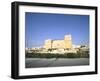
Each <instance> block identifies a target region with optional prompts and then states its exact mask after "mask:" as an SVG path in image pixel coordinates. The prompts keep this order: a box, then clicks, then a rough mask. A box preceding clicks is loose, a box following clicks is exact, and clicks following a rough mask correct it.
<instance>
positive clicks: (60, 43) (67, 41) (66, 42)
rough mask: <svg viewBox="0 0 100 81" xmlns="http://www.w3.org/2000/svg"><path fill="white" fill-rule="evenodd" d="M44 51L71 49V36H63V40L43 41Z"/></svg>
mask: <svg viewBox="0 0 100 81" xmlns="http://www.w3.org/2000/svg"><path fill="white" fill-rule="evenodd" d="M43 48H45V49H53V48H55V49H58V48H59V49H72V37H71V35H65V37H64V39H63V40H51V39H48V40H45V44H44V46H43Z"/></svg>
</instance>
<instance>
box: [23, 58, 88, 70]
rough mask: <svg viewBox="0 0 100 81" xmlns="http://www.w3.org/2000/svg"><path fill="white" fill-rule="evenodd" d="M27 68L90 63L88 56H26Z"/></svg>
mask: <svg viewBox="0 0 100 81" xmlns="http://www.w3.org/2000/svg"><path fill="white" fill-rule="evenodd" d="M25 63H26V68H36V67H55V66H79V65H89V59H88V58H72V59H71V58H65V59H64V58H59V59H56V58H52V59H45V58H26V60H25Z"/></svg>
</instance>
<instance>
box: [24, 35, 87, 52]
mask: <svg viewBox="0 0 100 81" xmlns="http://www.w3.org/2000/svg"><path fill="white" fill-rule="evenodd" d="M79 50H82V51H89V47H87V46H86V45H84V46H81V45H74V44H73V43H72V36H71V35H70V34H69V35H65V36H64V39H63V40H51V39H48V40H45V41H44V45H43V46H42V47H39V48H27V49H26V52H27V53H42V54H44V53H53V54H56V53H57V54H58V53H59V54H65V53H77V51H79Z"/></svg>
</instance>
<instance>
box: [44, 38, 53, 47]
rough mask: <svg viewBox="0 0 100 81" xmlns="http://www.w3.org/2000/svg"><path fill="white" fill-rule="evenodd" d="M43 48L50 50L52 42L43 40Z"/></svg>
mask: <svg viewBox="0 0 100 81" xmlns="http://www.w3.org/2000/svg"><path fill="white" fill-rule="evenodd" d="M44 48H46V49H50V48H52V40H51V39H48V40H45V44H44Z"/></svg>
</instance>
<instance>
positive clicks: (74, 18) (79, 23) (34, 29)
mask: <svg viewBox="0 0 100 81" xmlns="http://www.w3.org/2000/svg"><path fill="white" fill-rule="evenodd" d="M67 34H71V35H72V42H73V44H76V45H84V44H85V45H87V44H89V16H88V15H71V14H51V13H31V12H26V13H25V46H26V47H28V48H31V47H40V46H43V44H44V41H45V40H46V39H64V36H65V35H67Z"/></svg>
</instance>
